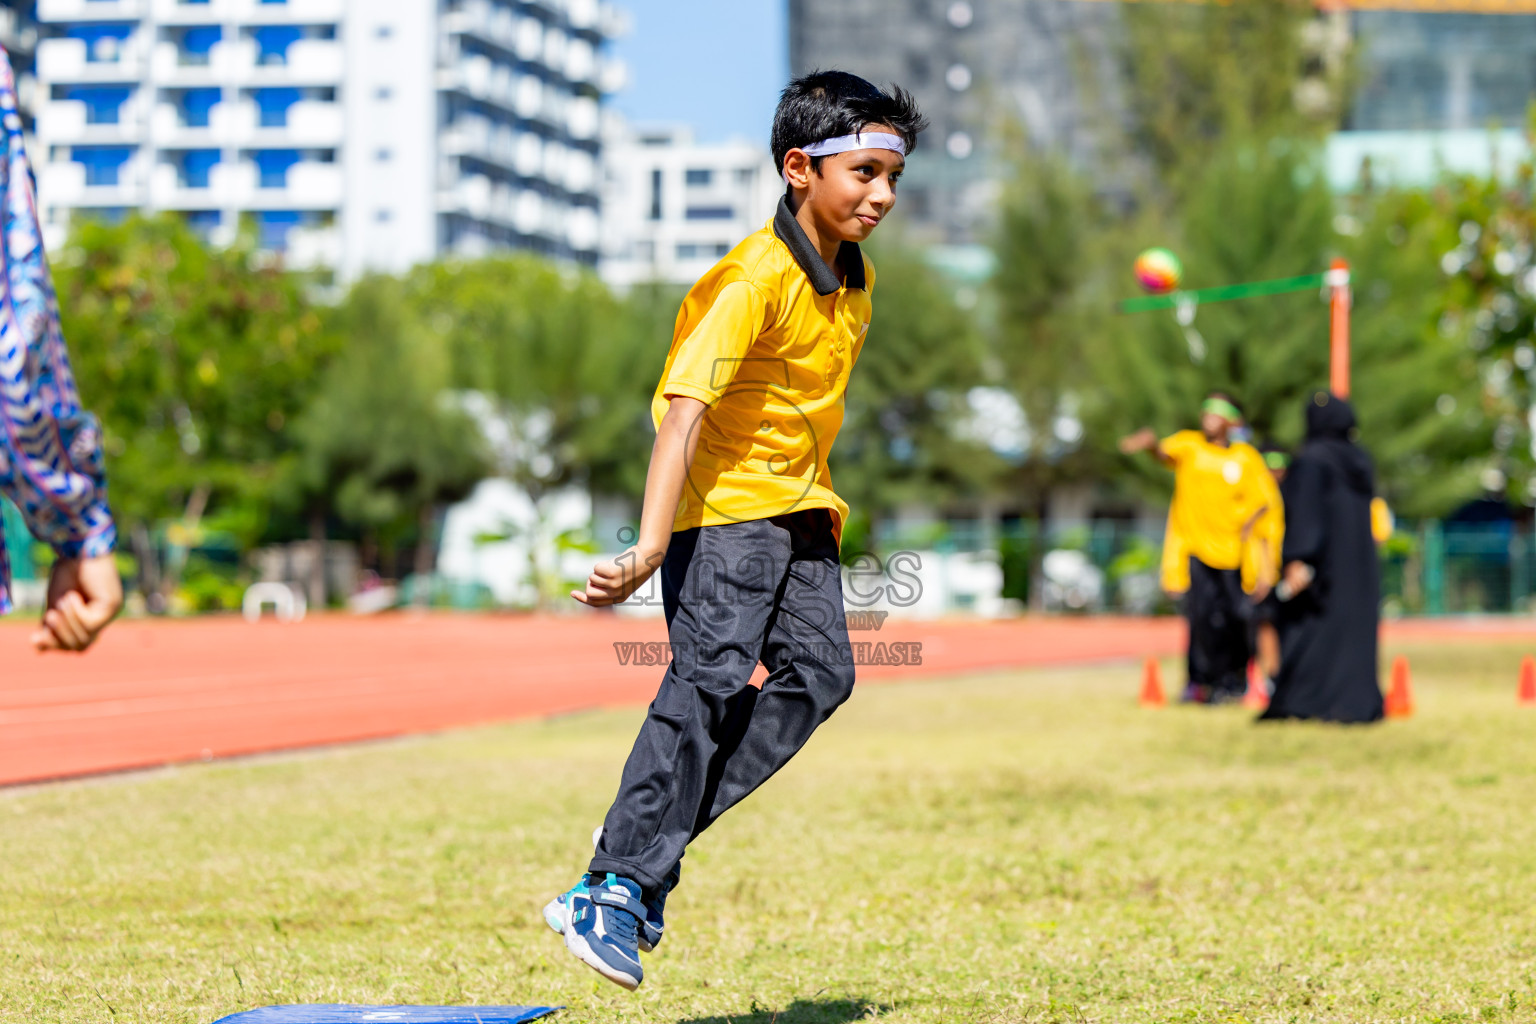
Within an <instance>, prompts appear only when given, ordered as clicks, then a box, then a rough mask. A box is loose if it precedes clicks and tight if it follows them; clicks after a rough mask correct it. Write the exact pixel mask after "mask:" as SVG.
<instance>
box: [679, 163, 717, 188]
mask: <svg viewBox="0 0 1536 1024" xmlns="http://www.w3.org/2000/svg"><path fill="white" fill-rule="evenodd" d="M683 180H684V181H686V182H687V183H688V184H689V185H690V186H691V187H693V188H702V187H704V186H706V185H709V184H710V183H711V182H713V181H714V180H715V172H714V171H712V170H710V169H709V168H708V167H690V168H688V170H686V171H684V172H683Z"/></svg>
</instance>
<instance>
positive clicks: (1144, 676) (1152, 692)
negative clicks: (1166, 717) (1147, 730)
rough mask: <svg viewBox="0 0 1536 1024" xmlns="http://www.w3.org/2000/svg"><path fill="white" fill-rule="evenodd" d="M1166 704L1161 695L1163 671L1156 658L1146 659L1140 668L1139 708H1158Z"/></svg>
mask: <svg viewBox="0 0 1536 1024" xmlns="http://www.w3.org/2000/svg"><path fill="white" fill-rule="evenodd" d="M1167 703H1168V698H1167V697H1166V696H1164V695H1163V670H1162V669H1161V668H1160V667H1159V666H1158V664H1157V659H1156V658H1148V659H1147V660H1146V662H1145V663H1144V664H1143V665H1142V667H1141V706H1142V707H1144V708H1160V707H1162V706H1163V705H1165V704H1167Z"/></svg>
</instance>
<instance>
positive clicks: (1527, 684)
mask: <svg viewBox="0 0 1536 1024" xmlns="http://www.w3.org/2000/svg"><path fill="white" fill-rule="evenodd" d="M1519 702H1520V706H1521V707H1536V658H1533V657H1531V656H1530V655H1529V654H1527V655H1526V656H1525V658H1524V659H1523V660H1522V661H1521V662H1520V696H1519Z"/></svg>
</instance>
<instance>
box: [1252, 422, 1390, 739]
mask: <svg viewBox="0 0 1536 1024" xmlns="http://www.w3.org/2000/svg"><path fill="white" fill-rule="evenodd" d="M1354 433H1355V412H1354V410H1353V409H1352V408H1351V407H1350V405H1349V403H1348V402H1346V401H1344V400H1343V399H1340V398H1337V397H1335V396H1333V395H1330V394H1326V393H1324V392H1318V393H1317V394H1316V395H1314V396H1313V397H1312V400H1311V402H1310V403H1309V404H1308V405H1307V440H1306V442H1305V444H1303V445H1302V448H1301V451H1300V452H1299V453H1298V454H1297V456H1296V458H1295V460H1294V461H1293V462H1292V463H1291V467H1290V471H1289V472H1288V473H1287V474H1286V477H1285V482H1284V483H1283V484H1282V485H1281V488H1280V492H1281V494H1282V496H1283V497H1284V500H1285V543H1284V545H1283V547H1282V549H1281V564H1282V565H1283V566H1284V568H1283V571H1282V575H1281V580H1280V584H1279V585H1278V586H1277V587H1276V588H1275V591H1276V595H1277V596H1278V597H1279V598H1280V607H1279V616H1278V621H1277V626H1278V628H1279V631H1280V674H1279V675H1278V677H1276V679H1275V692H1274V696H1273V697H1271V698H1270V702H1269V710H1267V711H1265V712H1264V714H1263V716H1262V717H1263V718H1267V719H1276V718H1318V719H1323V720H1325V721H1330V722H1374V721H1376V720H1378V719H1380V718H1381V716H1382V699H1381V687H1380V684H1379V683H1378V681H1377V651H1376V641H1377V630H1378V626H1379V624H1380V608H1379V601H1380V596H1381V576H1380V566H1379V564H1378V562H1377V560H1376V543H1375V540H1374V539H1373V538H1372V536H1371V498H1372V494H1373V491H1374V489H1375V473H1374V471H1373V469H1372V467H1371V459H1370V456H1368V455H1367V454H1366V453H1365V452H1364V450H1362V449H1361V448H1360V446H1359V445H1357V444H1355V442H1354Z"/></svg>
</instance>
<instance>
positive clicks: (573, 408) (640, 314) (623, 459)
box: [404, 255, 676, 501]
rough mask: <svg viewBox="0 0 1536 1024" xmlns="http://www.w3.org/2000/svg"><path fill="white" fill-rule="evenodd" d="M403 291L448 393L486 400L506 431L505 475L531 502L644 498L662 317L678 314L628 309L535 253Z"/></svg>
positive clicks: (425, 276) (498, 454)
mask: <svg viewBox="0 0 1536 1024" xmlns="http://www.w3.org/2000/svg"><path fill="white" fill-rule="evenodd" d="M404 287H405V293H406V301H407V303H408V304H409V306H410V308H411V309H412V310H413V311H414V313H415V315H417V316H418V317H419V318H420V319H421V322H422V323H423V324H425V325H426V326H427V328H428V329H429V330H430V331H431V333H432V335H433V337H434V338H436V339H437V340H438V342H439V344H441V345H442V347H443V349H444V351H445V352H447V353H448V357H449V380H450V382H451V384H452V386H454V387H456V388H459V389H463V390H467V391H474V392H476V393H478V394H479V395H481V396H482V397H483V398H484V399H485V400H486V401H487V402H488V403H489V404H488V411H489V413H490V415H491V416H492V418H493V419H495V420H497V421H498V422H499V424H500V429H499V433H500V437H499V440H498V443H497V444H496V445H495V446H494V449H493V455H494V457H495V464H496V468H497V471H498V472H500V473H501V474H503V475H505V476H507V477H508V478H510V479H511V480H513V481H514V482H516V483H517V484H519V485H520V486H521V487H523V488H524V489H525V490H526V491H527V492H528V493H529V495H530V496H532V497H533V498H534V499H535V501H537V500H538V499H539V498H540V497H541V496H542V495H544V494H545V493H547V492H548V491H550V490H551V489H554V488H557V487H561V486H564V485H567V484H572V483H577V484H582V485H585V486H589V487H591V488H592V489H594V490H595V491H598V492H603V493H617V494H638V493H639V492H640V490H642V489H643V486H644V473H645V465H646V460H647V458H648V455H649V452H650V435H651V431H650V418H649V404H650V397H651V392H652V390H653V389H654V387H655V384H656V379H657V376H658V375H659V374H660V372H661V366H662V362H663V360H664V359H665V356H666V351H667V342H668V340H669V339H670V329H668V330H667V333H666V335H665V336H663V335H662V334H661V323H662V320H661V316H662V314H661V313H660V312H659V310H661V309H663V308H665V307H666V306H668V305H671V313H672V314H673V315H675V313H676V306H675V303H670V302H668V301H667V300H666V299H665V298H663V296H662V295H661V294H660V293H659V292H657V291H654V290H646V289H638V290H637V291H636V293H635V294H633V295H632V296H631V297H630V299H629V300H627V301H620V300H618V299H616V298H615V297H614V296H613V294H612V293H611V292H610V291H609V290H608V289H607V287H606V286H604V285H603V283H602V282H601V281H600V280H598V279H597V277H595V276H594V275H592V274H591V273H589V272H586V271H577V270H570V269H567V268H561V267H557V266H555V265H553V264H551V263H549V262H547V261H545V260H542V259H539V258H537V257H533V256H527V255H511V256H497V257H492V258H488V259H484V260H478V261H475V262H469V263H458V262H450V263H440V264H433V265H430V266H425V267H421V268H418V269H417V270H415V271H413V272H412V273H411V274H410V275H409V276H408V277H407V278H406V280H405V282H404ZM667 326H668V328H670V320H668V321H667Z"/></svg>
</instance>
